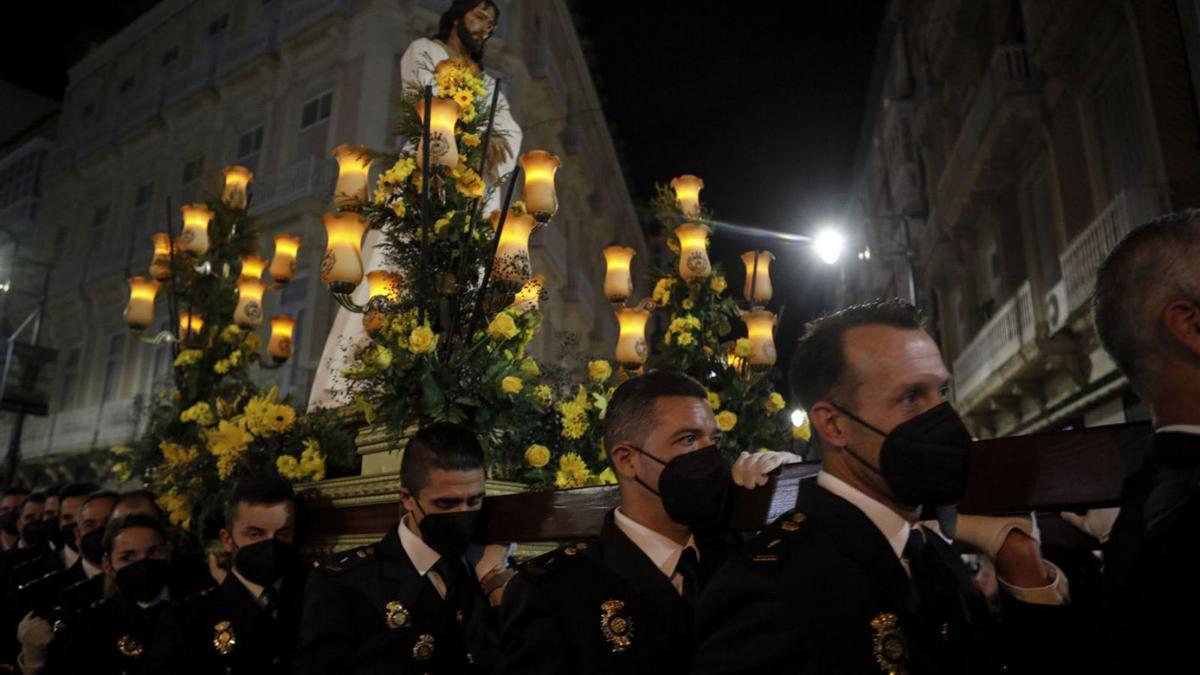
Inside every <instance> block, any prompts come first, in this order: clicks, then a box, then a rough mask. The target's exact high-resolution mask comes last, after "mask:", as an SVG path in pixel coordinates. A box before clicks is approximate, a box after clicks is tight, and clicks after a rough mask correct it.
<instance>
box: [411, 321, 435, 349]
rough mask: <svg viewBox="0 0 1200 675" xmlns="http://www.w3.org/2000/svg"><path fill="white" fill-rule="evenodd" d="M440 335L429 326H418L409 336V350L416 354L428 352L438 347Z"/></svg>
mask: <svg viewBox="0 0 1200 675" xmlns="http://www.w3.org/2000/svg"><path fill="white" fill-rule="evenodd" d="M437 342H438V336H437V334H436V333H434V332H433V329H432V328H430V327H429V326H427V325H426V326H417V327H416V328H414V329H413V331H412V333H410V334H409V336H408V350H409V351H410V352H412V353H414V354H428V353H429V352H432V351H433V350H435V349H437Z"/></svg>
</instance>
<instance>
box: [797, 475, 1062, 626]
mask: <svg viewBox="0 0 1200 675" xmlns="http://www.w3.org/2000/svg"><path fill="white" fill-rule="evenodd" d="M817 485H820V486H821V487H823V488H825V489H826V490H829V491H830V492H832V493H833V494H835V495H837V496H838V497H841V498H842V499H845V500H846V501H848V502H850V503H851V504H853V505H854V506H855V507H856V508H858V510H860V511H862V512H863V514H864V515H866V516H867V518H868V519H870V521H871V522H872V523H874V524H875V527H877V528H879V531H880V533H882V534H883V536H884V538H885V539H887V541H888V544H889V545H890V546H891V548H892V551H893V552H895V554H896V557H897V558H899V560H900V564H901V565H903V566H904V571H905V572H908V573H909V574H910V575H911V574H912V570H910V569H909V567H908V561H906V560H905V559H904V545H905V544H907V543H908V533H909V531H910V530H911V529H913V528H916V527H919V525H917V524H910V523H909V522H908V521H907V520H905V519H904V518H903V517H902V516H901V515H900V514H898V513H896V512H895V511H893V510H891V509H890V508H888V507H887V506H884V505H883V504H882V503H881V502H879V501H878V500H876V499H873V498H871V497H869V496H867V495H866V494H863V492H862V491H861V490H859V489H858V488H856V487H854V486H852V485H850V484H849V483H847V482H846V481H844V480H842V479H840V478H838V477H837V476H834V475H832V474H828V473H825V472H824V471H822V472H820V473H818V474H817ZM922 529H925V530H927V531H930V532H934V533H935V534H937V535H938V536H939V537H941V536H942V533H941V532H939V531H937V530H936V529H931V528H928V527H923V528H922ZM942 538H943V539H945V537H942ZM1042 564H1043V565H1045V566H1046V576H1048V577H1049V578H1050V583H1048V584H1046V585H1045V586H1039V587H1036V588H1023V587H1020V586H1014V585H1012V584H1010V583H1008V582H1007V581H1005V580H1004V579H1003V578H1002V577H1001V576H1000V574H999V572H997V574H996V579H997V580H998V581H999V583H1000V587H1001V588H1002V589H1004V591H1005V592H1006V593H1008V594H1009V595H1010V596H1012V597H1013V598H1015V599H1017V600H1020V601H1021V602H1026V603H1029V604H1033V605H1065V604H1066V603H1067V599H1068V598H1069V597H1070V591H1069V587H1068V585H1067V576H1066V575H1065V574H1063V573H1062V570H1060V569H1058V566H1057V565H1055V564H1054V563H1052V562H1050V561H1048V560H1043V561H1042Z"/></svg>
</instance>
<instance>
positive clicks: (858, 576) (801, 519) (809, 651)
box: [694, 481, 1064, 674]
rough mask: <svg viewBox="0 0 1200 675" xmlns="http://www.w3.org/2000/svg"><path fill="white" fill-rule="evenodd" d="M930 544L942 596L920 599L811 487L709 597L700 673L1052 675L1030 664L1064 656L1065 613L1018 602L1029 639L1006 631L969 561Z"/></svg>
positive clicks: (878, 548)
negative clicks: (1058, 636)
mask: <svg viewBox="0 0 1200 675" xmlns="http://www.w3.org/2000/svg"><path fill="white" fill-rule="evenodd" d="M925 541H926V542H927V544H926V546H927V548H926V552H925V554H924V558H923V562H924V564H925V566H926V567H925V568H926V569H930V570H933V571H935V572H936V574H934V575H931V576H930V577H929V578H930V579H931V584H932V586H929V587H927V588H936V590H928V591H926V592H918V591H917V588H916V584H914V583H913V582H912V580H911V579H910V578H909V576H908V573H906V572H905V569H904V567H903V565H902V563H901V562H900V560H899V559H898V558H897V557H896V554H895V552H894V550H893V549H892V548H891V546H890V545H889V543H888V541H887V539H886V538H885V537H884V536H883V534H882V533H881V532H880V531H879V529H878V528H877V527H876V526H875V525H874V523H872V522H871V520H870V519H869V518H867V516H866V515H865V514H864V513H863V512H862V511H860V510H859V509H858V508H857V507H855V506H854V505H853V504H851V503H850V502H847V501H846V500H844V499H842V498H840V497H838V496H836V495H834V494H833V493H831V492H829V491H827V490H825V489H824V488H822V487H820V486H819V485H817V483H816V481H805V482H804V483H802V484H801V486H800V489H799V495H798V499H797V508H796V509H795V510H793V511H791V512H789V513H786V514H784V515H783V516H781V517H780V518H779V519H778V520H776V521H775V522H774V523H772V524H771V525H770V526H769V527H768V528H767V529H766V530H764V531H763V532H761V533H760V534H759V536H758V537H756V538H755V539H754V540H753V541H752V542H750V543H749V544H748V545H747V546H746V547H745V548H744V549H743V550H742V551H741V552H740V553H738V554H737V555H735V556H734V557H733V558H732V559H731V561H730V563H729V564H728V565H727V566H726V567H725V568H724V569H722V570H721V571H720V572H718V573H717V575H716V577H714V578H713V580H712V582H711V583H710V584H709V586H708V588H707V589H706V590H705V593H704V596H703V597H702V598H701V601H700V612H699V620H698V624H697V631H698V633H699V635H698V637H699V642H700V648H699V651H698V653H697V655H696V664H695V669H694V672H696V673H822V674H837V673H879V672H885V673H886V672H907V673H910V674H920V673H992V672H1005V669H1006V668H1009V667H1011V670H1009V671H1008V672H1029V671H1030V669H1032V670H1034V671H1036V672H1042V670H1041V668H1042V666H1043V665H1045V664H1047V663H1050V661H1046V662H1035V664H1034V665H1031V664H1030V663H1028V662H1027V660H1026V659H1029V660H1032V659H1035V658H1041V656H1040V653H1039V652H1041V651H1044V650H1045V649H1049V648H1052V646H1053V645H1055V644H1056V641H1055V640H1053V632H1052V631H1053V628H1054V623H1053V622H1054V621H1055V619H1056V618H1058V619H1063V618H1064V616H1063V610H1064V608H1061V607H1034V606H1032V605H1025V604H1024V603H1015V602H1014V603H1012V604H1013V605H1014V606H1016V607H1015V608H1014V609H1013V610H1012V614H1013V615H1014V616H1011V617H1009V618H1010V619H1011V620H1012V625H1013V626H1024V630H1023V631H1021V632H1016V633H1012V634H1010V633H1007V632H1005V631H1002V630H1001V626H1000V625H999V623H998V621H997V619H995V618H994V617H993V616H992V615H991V614H990V612H989V610H988V608H987V605H986V601H985V600H984V598H983V595H982V594H981V593H980V592H979V591H978V590H977V589H976V587H975V586H974V583H973V580H972V579H971V577H970V574H969V573H968V572H967V570H966V568H965V566H964V565H963V563H962V560H961V558H960V557H959V556H958V555H957V554H956V553H955V552H954V550H953V549H952V548H951V547H950V546H949V545H947V544H946V543H945V542H944V541H943V540H941V539H940V538H939V537H938V536H936V535H934V534H930V535H929V536H928V537H926V538H925ZM1005 609H1006V612H1007V611H1008V607H1006V608H1005ZM1039 631H1045V632H1044V633H1041V634H1040V635H1039ZM1039 647H1040V648H1042V649H1039ZM1023 650H1024V651H1023ZM1026 652H1028V653H1026ZM1046 672H1053V670H1052V669H1051V670H1049V671H1046Z"/></svg>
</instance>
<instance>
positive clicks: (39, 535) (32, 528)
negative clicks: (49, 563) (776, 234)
mask: <svg viewBox="0 0 1200 675" xmlns="http://www.w3.org/2000/svg"><path fill="white" fill-rule="evenodd" d="M21 541H23V542H25V545H26V546H28V547H29V548H46V545H47V544H49V543H50V530H49V528H47V527H46V523H44V522H36V523H30V524H28V525H26V526H25V527H22V528H21Z"/></svg>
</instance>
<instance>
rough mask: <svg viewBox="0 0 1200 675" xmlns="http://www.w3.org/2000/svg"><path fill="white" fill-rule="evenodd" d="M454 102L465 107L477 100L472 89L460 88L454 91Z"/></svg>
mask: <svg viewBox="0 0 1200 675" xmlns="http://www.w3.org/2000/svg"><path fill="white" fill-rule="evenodd" d="M454 102H455V103H457V104H458V107H460V108H465V107H467V106H469V105H471V104H473V103H474V102H475V97H474V96H473V95H471V92H470V91H467V90H466V89H459V90H458V91H456V92H454Z"/></svg>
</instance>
